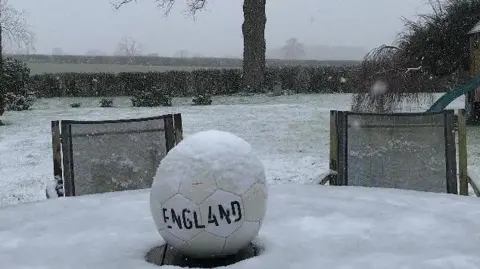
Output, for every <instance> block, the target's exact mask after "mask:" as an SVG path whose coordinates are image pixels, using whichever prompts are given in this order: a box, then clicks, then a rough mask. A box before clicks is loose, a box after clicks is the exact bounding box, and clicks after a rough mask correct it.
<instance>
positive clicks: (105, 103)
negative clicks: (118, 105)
mask: <svg viewBox="0 0 480 269" xmlns="http://www.w3.org/2000/svg"><path fill="white" fill-rule="evenodd" d="M100 107H113V99H110V98H102V100H100Z"/></svg>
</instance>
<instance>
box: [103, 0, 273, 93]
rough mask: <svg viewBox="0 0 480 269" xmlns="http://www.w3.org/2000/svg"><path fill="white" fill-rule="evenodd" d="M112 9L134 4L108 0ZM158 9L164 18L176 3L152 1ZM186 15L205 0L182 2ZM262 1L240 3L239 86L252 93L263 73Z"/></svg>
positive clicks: (191, 12) (257, 88) (265, 17)
mask: <svg viewBox="0 0 480 269" xmlns="http://www.w3.org/2000/svg"><path fill="white" fill-rule="evenodd" d="M110 1H114V2H111V3H112V5H113V7H114V8H115V9H119V8H121V7H122V6H123V5H125V4H128V3H131V2H137V0H110ZM153 1H154V2H155V3H157V5H158V7H159V8H162V9H163V10H164V11H165V15H168V14H169V12H170V11H171V9H172V7H173V5H174V4H175V1H176V0H153ZM184 1H185V2H186V5H187V12H189V13H190V14H192V15H195V14H196V12H197V11H199V10H202V9H203V8H204V7H205V6H206V4H207V0H184ZM265 5H266V0H244V1H243V17H244V22H243V24H242V33H243V85H244V87H246V88H249V89H251V90H253V91H255V90H257V91H258V90H260V89H262V88H263V86H264V85H263V84H264V74H265V50H266V41H265V25H266V23H267V15H266V13H265Z"/></svg>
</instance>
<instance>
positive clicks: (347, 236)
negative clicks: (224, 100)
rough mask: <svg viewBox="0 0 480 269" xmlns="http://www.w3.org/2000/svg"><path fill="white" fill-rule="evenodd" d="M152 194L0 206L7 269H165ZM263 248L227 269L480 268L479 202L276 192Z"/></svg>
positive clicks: (300, 189) (404, 194) (328, 190)
mask: <svg viewBox="0 0 480 269" xmlns="http://www.w3.org/2000/svg"><path fill="white" fill-rule="evenodd" d="M148 195H149V192H148V190H141V191H129V192H117V193H110V194H101V195H91V196H79V197H70V198H62V199H56V200H47V201H42V202H37V203H30V204H28V203H27V204H21V205H13V206H6V207H3V208H0V218H1V221H0V238H1V240H0V268H5V269H7V268H8V269H25V268H42V269H58V268H68V269H84V268H89V269H109V268H111V269H132V268H135V269H147V268H158V267H157V266H154V265H151V264H149V263H147V262H145V261H144V255H145V254H146V252H147V251H149V250H150V249H151V248H152V247H154V246H157V245H160V244H162V243H163V241H162V239H161V237H160V235H159V234H158V233H157V232H156V230H155V225H154V223H153V220H152V217H151V215H150V209H149V202H148V200H149V199H148ZM256 242H257V243H258V244H260V245H261V246H262V247H263V248H264V253H263V254H261V255H260V256H258V257H255V258H252V259H248V260H244V261H242V262H239V263H237V264H234V265H231V266H229V267H228V268H248V269H250V268H258V269H270V268H271V269H282V268H286V269H287V268H288V269H318V268H328V269H335V268H339V269H340V268H343V269H345V268H357V269H363V268H365V269H375V268H378V269H385V268H388V269H397V268H398V269H418V268H422V269H430V268H431V269H433V268H435V269H440V268H462V269H470V268H471V269H473V268H475V269H476V268H478V267H479V264H480V256H479V255H478V246H479V245H480V199H478V198H476V197H464V196H457V195H447V194H434V193H424V192H414V191H404V190H393V189H375V188H358V187H329V186H321V185H308V184H305V185H304V184H293V183H286V184H275V185H272V186H271V187H270V189H269V200H268V207H267V215H266V218H265V222H264V224H263V227H262V229H261V230H260V234H259V236H258V238H257V239H256ZM163 268H174V267H168V266H166V267H163Z"/></svg>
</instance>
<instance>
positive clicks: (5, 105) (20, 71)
mask: <svg viewBox="0 0 480 269" xmlns="http://www.w3.org/2000/svg"><path fill="white" fill-rule="evenodd" d="M29 79H30V69H29V68H28V66H27V65H26V64H25V63H24V62H21V61H19V60H16V59H12V58H4V59H3V76H2V80H1V81H0V83H2V85H1V87H0V91H1V90H2V89H3V92H0V116H1V115H2V114H3V112H4V111H5V110H14V111H21V110H27V109H29V108H30V107H31V106H32V105H33V103H34V101H35V94H34V92H32V91H29V90H27V84H28V82H29Z"/></svg>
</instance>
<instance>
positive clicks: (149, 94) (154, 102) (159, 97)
mask: <svg viewBox="0 0 480 269" xmlns="http://www.w3.org/2000/svg"><path fill="white" fill-rule="evenodd" d="M131 100H132V105H133V106H134V107H156V106H172V96H171V95H170V94H169V93H168V92H167V91H166V90H165V89H164V88H160V87H150V89H148V90H146V91H136V92H135V94H134V96H133V97H132V98H131Z"/></svg>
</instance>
